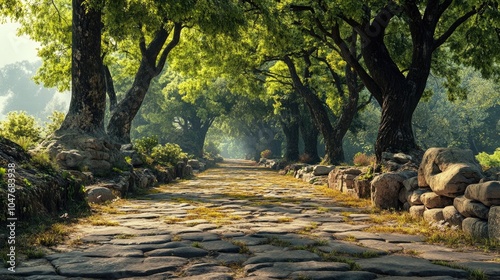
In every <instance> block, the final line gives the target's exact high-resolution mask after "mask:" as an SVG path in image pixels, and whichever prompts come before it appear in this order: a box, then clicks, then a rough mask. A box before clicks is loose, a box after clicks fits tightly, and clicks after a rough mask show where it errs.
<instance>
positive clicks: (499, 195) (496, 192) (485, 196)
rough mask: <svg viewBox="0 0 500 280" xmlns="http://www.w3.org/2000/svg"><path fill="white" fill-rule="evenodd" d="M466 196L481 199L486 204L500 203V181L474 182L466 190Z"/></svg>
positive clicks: (494, 204) (497, 204)
mask: <svg viewBox="0 0 500 280" xmlns="http://www.w3.org/2000/svg"><path fill="white" fill-rule="evenodd" d="M465 197H466V198H468V199H472V200H477V201H480V202H481V203H482V204H484V205H486V206H499V205H500V181H490V182H485V183H479V184H472V185H469V186H468V187H467V189H466V190H465Z"/></svg>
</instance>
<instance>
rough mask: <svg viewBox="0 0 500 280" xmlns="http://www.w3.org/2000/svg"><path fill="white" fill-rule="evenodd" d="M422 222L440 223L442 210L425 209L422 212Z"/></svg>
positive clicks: (442, 216)
mask: <svg viewBox="0 0 500 280" xmlns="http://www.w3.org/2000/svg"><path fill="white" fill-rule="evenodd" d="M424 220H426V221H428V222H440V221H443V220H444V215H443V208H434V209H427V210H425V211H424Z"/></svg>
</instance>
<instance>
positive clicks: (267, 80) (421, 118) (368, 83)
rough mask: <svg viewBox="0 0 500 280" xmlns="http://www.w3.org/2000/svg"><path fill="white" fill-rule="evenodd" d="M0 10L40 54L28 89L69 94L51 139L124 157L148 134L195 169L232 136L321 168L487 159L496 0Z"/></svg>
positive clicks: (199, 0)
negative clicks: (119, 151)
mask: <svg viewBox="0 0 500 280" xmlns="http://www.w3.org/2000/svg"><path fill="white" fill-rule="evenodd" d="M1 8H2V11H1V13H2V14H3V15H4V16H5V17H6V18H7V17H8V18H10V19H11V20H15V21H17V22H19V23H20V24H21V28H20V32H21V33H23V34H27V35H29V36H30V37H31V38H33V39H34V40H36V41H38V42H40V44H41V48H40V50H39V55H40V57H41V58H42V62H43V63H42V66H41V67H40V69H39V70H38V73H37V75H36V76H35V80H36V81H38V82H40V83H43V84H44V85H45V86H48V87H57V88H58V89H59V90H66V89H71V94H72V99H71V104H70V108H69V112H68V113H67V114H66V117H65V119H64V121H63V122H62V126H61V127H60V129H59V130H58V131H56V134H64V133H67V132H68V131H71V132H75V131H76V132H78V133H82V134H91V135H94V136H96V137H106V138H108V139H111V140H112V141H115V142H117V143H121V144H126V143H130V142H131V140H132V138H139V137H143V136H151V135H153V134H154V135H157V136H158V137H159V140H160V142H163V143H166V142H176V143H179V144H180V145H181V147H182V148H183V149H184V150H186V151H188V152H190V153H192V154H194V155H196V156H203V150H204V146H206V145H207V144H208V143H209V142H210V141H215V142H219V143H225V142H228V141H229V140H230V139H229V138H230V137H234V139H239V140H240V141H241V142H242V143H245V146H246V147H248V150H247V151H245V153H246V154H250V155H251V156H252V157H254V158H258V157H259V154H260V151H262V150H264V149H270V150H272V152H273V154H275V155H280V154H282V152H283V156H284V158H285V159H287V160H289V161H297V160H299V159H300V160H303V161H307V162H318V161H319V160H320V158H319V157H320V156H323V152H324V156H323V161H324V162H325V163H333V164H337V163H342V162H346V161H348V160H349V159H350V158H348V157H346V153H347V154H349V155H352V154H353V153H355V152H357V151H362V152H368V153H369V152H373V153H375V155H376V157H377V159H378V160H380V159H381V155H382V152H385V151H389V152H405V153H409V154H413V153H414V152H416V151H418V150H420V149H424V148H427V147H430V146H458V147H464V148H471V149H472V150H473V151H474V152H475V153H479V152H481V151H487V152H489V153H492V152H493V151H494V150H495V148H497V146H498V140H495V139H499V137H500V135H499V131H500V127H499V126H500V125H499V115H500V109H499V108H500V101H499V100H500V98H499V97H500V96H499V91H498V85H497V82H498V67H497V64H498V62H497V60H498V57H499V56H498V54H497V49H496V46H498V45H500V44H499V43H500V42H499V41H500V33H499V32H498V30H499V28H500V21H499V20H500V13H499V11H498V2H497V1H479V0H475V1H466V2H464V1H453V0H442V1H410V0H406V1H382V0H373V1H341V0H338V1H296V0H285V1H267V0H254V1H252V0H245V1H235V0H221V1H213V0H188V1H181V0H176V1H165V2H164V1H152V0H151V1H150V0H148V1H129V0H120V1H102V0H101V1H97V0H87V1H84V0H72V2H71V3H70V1H68V0H57V1H41V3H37V4H31V3H28V2H24V1H15V0H11V1H7V2H5V4H3V6H2V7H1ZM210 131H213V132H212V133H210ZM207 138H208V139H210V141H207ZM282 142H283V144H284V147H283V149H282V148H281V145H280V143H282ZM318 144H319V145H318ZM221 147H222V146H221ZM224 147H225V149H229V148H228V147H229V145H228V144H226V146H224ZM318 147H319V150H318ZM372 148H373V149H372ZM282 150H283V151H282ZM323 150H324V151H323Z"/></svg>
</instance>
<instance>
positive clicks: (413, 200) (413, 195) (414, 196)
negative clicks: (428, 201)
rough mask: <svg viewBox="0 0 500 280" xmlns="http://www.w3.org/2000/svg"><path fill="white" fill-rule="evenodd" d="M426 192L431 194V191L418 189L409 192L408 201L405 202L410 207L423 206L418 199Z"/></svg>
mask: <svg viewBox="0 0 500 280" xmlns="http://www.w3.org/2000/svg"><path fill="white" fill-rule="evenodd" d="M428 192H431V189H428V188H419V189H416V190H414V191H411V192H409V193H408V199H407V201H408V203H410V204H411V205H423V202H422V200H421V199H420V197H421V196H422V195H423V194H424V193H428Z"/></svg>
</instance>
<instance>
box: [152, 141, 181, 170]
mask: <svg viewBox="0 0 500 280" xmlns="http://www.w3.org/2000/svg"><path fill="white" fill-rule="evenodd" d="M151 157H152V158H153V159H154V160H155V161H156V162H157V163H159V164H163V165H167V166H173V165H175V164H176V163H177V162H178V161H180V160H182V159H183V158H186V157H187V154H186V153H184V152H183V151H182V149H181V147H180V146H179V145H177V144H171V143H167V144H165V145H157V146H156V147H154V148H153V149H152V152H151Z"/></svg>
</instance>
